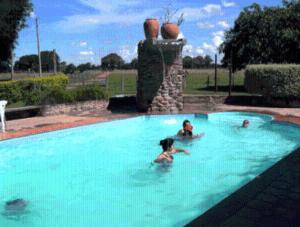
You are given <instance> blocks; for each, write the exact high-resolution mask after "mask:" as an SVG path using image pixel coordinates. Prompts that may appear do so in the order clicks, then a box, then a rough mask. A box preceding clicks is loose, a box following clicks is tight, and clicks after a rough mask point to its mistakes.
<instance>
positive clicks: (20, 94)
mask: <svg viewBox="0 0 300 227" xmlns="http://www.w3.org/2000/svg"><path fill="white" fill-rule="evenodd" d="M67 84H68V77H67V76H65V75H56V76H48V77H39V78H26V79H23V80H16V81H6V82H0V99H5V100H8V102H9V103H16V102H19V101H21V102H24V103H25V104H26V105H36V104H40V102H41V97H42V95H43V94H44V93H47V92H48V90H50V89H52V88H54V87H56V88H57V87H60V88H61V89H65V88H66V86H67Z"/></svg>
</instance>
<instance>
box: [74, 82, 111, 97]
mask: <svg viewBox="0 0 300 227" xmlns="http://www.w3.org/2000/svg"><path fill="white" fill-rule="evenodd" d="M72 92H73V97H74V99H75V100H76V101H87V100H99V99H106V98H107V95H106V93H105V92H104V91H103V89H102V88H101V86H99V85H85V86H80V87H77V88H75V89H74V90H72Z"/></svg>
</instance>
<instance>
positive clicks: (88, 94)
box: [41, 84, 107, 104]
mask: <svg viewBox="0 0 300 227" xmlns="http://www.w3.org/2000/svg"><path fill="white" fill-rule="evenodd" d="M106 98H107V94H106V92H105V91H104V89H103V88H102V87H101V86H100V85H96V84H94V85H83V86H79V87H77V88H74V89H72V90H66V89H62V88H61V87H52V88H51V89H49V90H48V91H47V92H46V93H44V94H43V96H42V101H41V103H42V104H60V103H72V102H77V101H88V100H101V99H106Z"/></svg>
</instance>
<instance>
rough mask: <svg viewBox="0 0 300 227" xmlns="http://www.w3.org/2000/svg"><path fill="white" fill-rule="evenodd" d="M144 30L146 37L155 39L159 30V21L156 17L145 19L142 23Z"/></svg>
mask: <svg viewBox="0 0 300 227" xmlns="http://www.w3.org/2000/svg"><path fill="white" fill-rule="evenodd" d="M144 32H145V36H146V39H157V37H158V32H159V23H158V20H157V19H146V21H145V23H144Z"/></svg>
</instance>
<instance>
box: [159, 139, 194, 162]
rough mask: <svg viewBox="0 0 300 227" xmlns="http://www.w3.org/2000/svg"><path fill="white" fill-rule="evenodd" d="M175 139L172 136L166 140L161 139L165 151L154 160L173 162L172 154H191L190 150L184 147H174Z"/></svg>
mask: <svg viewBox="0 0 300 227" xmlns="http://www.w3.org/2000/svg"><path fill="white" fill-rule="evenodd" d="M173 144H174V140H173V139H171V138H167V139H164V140H161V141H160V143H159V145H161V146H162V148H163V152H162V153H161V154H160V155H159V156H158V157H157V158H156V159H155V160H154V162H156V163H172V162H173V156H172V154H175V153H178V152H183V153H185V154H187V155H188V154H190V153H189V152H188V151H186V150H184V149H178V148H174V146H173Z"/></svg>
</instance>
